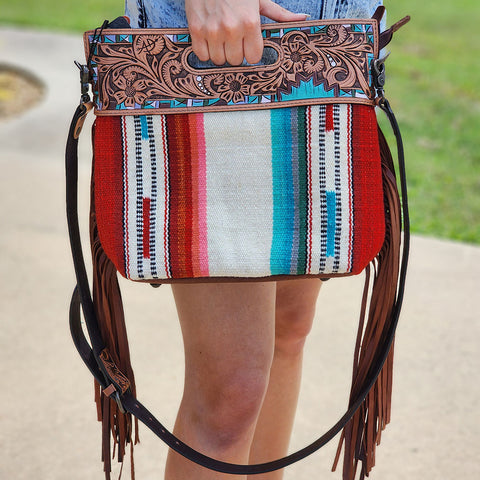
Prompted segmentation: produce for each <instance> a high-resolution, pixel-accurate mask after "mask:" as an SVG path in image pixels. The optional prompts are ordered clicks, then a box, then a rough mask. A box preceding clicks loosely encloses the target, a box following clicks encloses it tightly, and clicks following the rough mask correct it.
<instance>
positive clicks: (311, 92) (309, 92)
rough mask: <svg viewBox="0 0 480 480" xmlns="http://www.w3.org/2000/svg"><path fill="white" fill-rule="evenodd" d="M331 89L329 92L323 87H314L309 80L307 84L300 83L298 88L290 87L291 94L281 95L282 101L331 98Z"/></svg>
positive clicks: (332, 95)
mask: <svg viewBox="0 0 480 480" xmlns="http://www.w3.org/2000/svg"><path fill="white" fill-rule="evenodd" d="M334 96H335V95H334V91H333V88H332V89H331V90H329V91H327V90H325V87H324V85H322V84H320V85H314V84H313V79H312V78H311V79H310V80H309V81H308V82H302V83H301V84H300V85H299V86H298V87H292V92H291V93H288V94H284V93H282V101H285V100H302V99H310V98H319V97H320V98H333V97H334Z"/></svg>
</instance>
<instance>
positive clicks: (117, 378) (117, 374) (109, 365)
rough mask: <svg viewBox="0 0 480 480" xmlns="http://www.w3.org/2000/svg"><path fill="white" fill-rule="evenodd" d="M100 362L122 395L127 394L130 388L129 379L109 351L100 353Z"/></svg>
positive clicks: (105, 350) (104, 350)
mask: <svg viewBox="0 0 480 480" xmlns="http://www.w3.org/2000/svg"><path fill="white" fill-rule="evenodd" d="M99 358H100V360H101V361H102V364H103V366H104V368H105V370H106V371H107V373H108V375H109V376H110V378H111V379H112V380H113V381H114V382H115V383H116V385H117V386H118V387H120V389H121V391H122V393H125V392H126V391H127V390H128V389H129V388H130V382H129V380H128V378H127V377H126V376H125V375H124V374H123V373H122V372H121V371H120V370H119V369H118V367H117V365H116V364H115V362H114V361H113V359H112V357H111V356H110V354H109V353H108V351H107V349H103V350H102V351H101V353H100V357H99Z"/></svg>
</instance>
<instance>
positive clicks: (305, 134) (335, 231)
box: [94, 104, 384, 280]
mask: <svg viewBox="0 0 480 480" xmlns="http://www.w3.org/2000/svg"><path fill="white" fill-rule="evenodd" d="M120 140H121V141H120ZM379 156H380V153H379V146H378V136H377V122H376V117H375V112H374V109H373V108H372V107H369V106H363V105H348V104H341V105H340V104H328V105H318V106H306V107H293V108H279V109H272V110H254V111H232V112H216V113H213V112H210V113H205V114H204V113H197V114H178V115H155V116H149V115H142V116H118V117H98V118H97V119H96V126H95V176H94V181H95V204H96V215H97V224H98V229H99V235H100V240H101V242H102V244H103V246H104V249H105V252H106V253H107V255H108V256H109V257H110V258H111V259H112V261H113V262H114V264H115V266H116V267H117V269H118V270H119V271H120V272H121V273H122V275H124V276H125V277H127V278H130V279H133V280H154V279H160V280H168V279H187V278H192V279H201V278H206V277H214V278H224V277H238V278H263V277H271V276H276V275H326V276H328V275H335V274H355V273H359V272H360V271H362V270H363V268H364V267H365V266H366V265H367V264H368V262H369V261H370V260H371V259H372V258H373V257H374V256H375V255H376V253H377V252H378V251H379V249H380V247H381V245H382V243H383V239H384V211H383V210H384V207H383V191H382V180H381V171H380V159H379Z"/></svg>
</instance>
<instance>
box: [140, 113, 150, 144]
mask: <svg viewBox="0 0 480 480" xmlns="http://www.w3.org/2000/svg"><path fill="white" fill-rule="evenodd" d="M140 125H141V127H142V140H148V138H149V137H148V124H147V117H146V116H145V115H141V116H140Z"/></svg>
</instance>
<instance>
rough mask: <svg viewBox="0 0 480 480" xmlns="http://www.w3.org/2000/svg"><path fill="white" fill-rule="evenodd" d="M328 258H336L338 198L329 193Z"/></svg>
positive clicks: (333, 193)
mask: <svg viewBox="0 0 480 480" xmlns="http://www.w3.org/2000/svg"><path fill="white" fill-rule="evenodd" d="M325 193H326V195H327V257H334V256H335V230H336V226H337V221H336V212H337V196H336V194H335V192H332V191H327V192H325Z"/></svg>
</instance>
